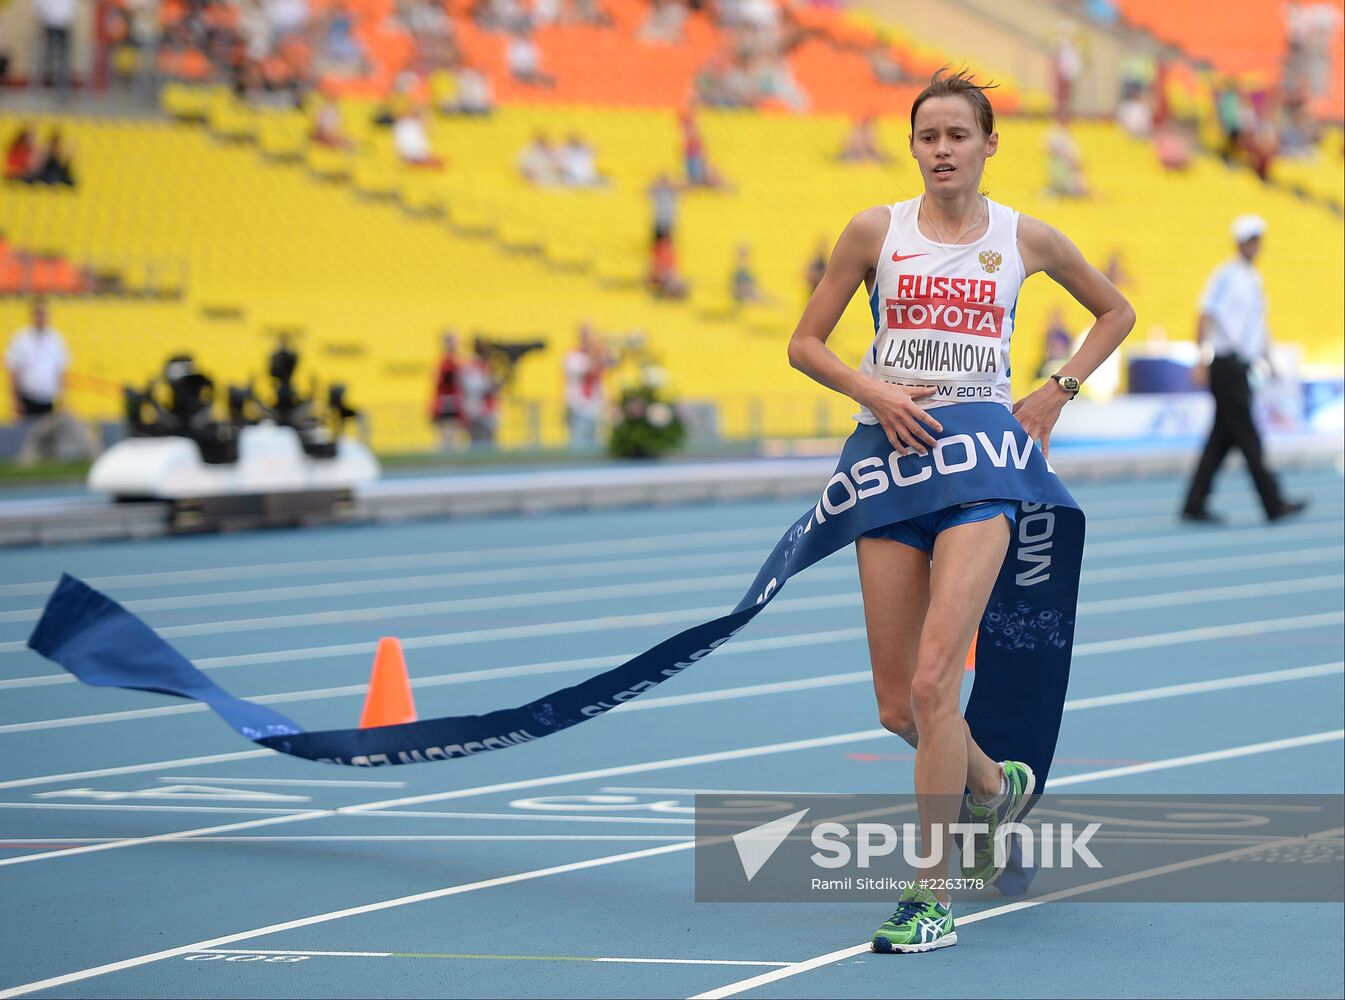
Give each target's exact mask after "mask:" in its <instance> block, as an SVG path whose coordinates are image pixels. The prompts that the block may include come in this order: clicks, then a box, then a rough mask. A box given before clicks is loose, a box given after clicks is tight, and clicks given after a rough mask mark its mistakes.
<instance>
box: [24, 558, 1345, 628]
mask: <svg viewBox="0 0 1345 1000" xmlns="http://www.w3.org/2000/svg"><path fill="white" fill-rule="evenodd" d="M760 556H761V551H760V550H759V549H756V548H750V549H748V548H744V549H737V550H732V551H723V552H705V553H699V554H697V555H690V556H665V557H662V558H660V559H659V560H658V562H657V563H653V562H651V561H650V560H649V559H647V558H646V559H622V560H608V561H605V562H597V561H594V562H582V563H570V564H563V565H559V566H549V567H547V569H546V576H547V578H548V579H558V578H563V577H577V576H602V575H605V574H608V573H623V572H631V573H635V572H648V571H649V570H651V569H656V570H658V571H659V572H667V571H670V570H674V569H693V570H694V569H700V570H704V569H707V568H709V567H711V566H715V565H724V566H737V565H739V564H741V565H742V567H743V570H744V572H750V570H751V569H752V566H753V565H755V561H756V560H757V559H759V558H760ZM1342 557H1345V547H1336V548H1327V549H1321V548H1311V549H1301V550H1291V551H1287V552H1267V553H1261V554H1255V555H1236V556H1221V557H1218V558H1212V559H1194V560H1185V561H1176V562H1170V563H1159V564H1145V565H1143V566H1119V567H1116V568H1115V569H1111V570H1102V569H1099V570H1085V571H1084V573H1083V580H1084V582H1085V583H1088V582H1097V581H1121V580H1133V579H1146V580H1147V579H1153V578H1155V577H1166V576H1172V575H1175V574H1177V573H1181V574H1183V575H1194V574H1196V573H1203V572H1208V571H1216V572H1217V571H1242V570H1247V569H1260V568H1266V567H1273V566H1293V565H1301V564H1305V563H1314V562H1329V563H1339V562H1340V560H1341V558H1342ZM537 576H538V570H537V567H534V566H523V567H517V568H512V569H496V570H480V571H476V572H465V573H464V572H459V573H440V574H434V575H429V576H412V577H395V578H390V579H388V578H377V579H372V580H350V581H344V582H341V583H314V584H302V585H298V586H289V587H265V588H253V589H249V590H236V591H225V592H219V593H204V594H186V595H181V596H177V597H156V598H144V599H140V600H128V601H122V602H120V603H121V605H122V606H123V607H124V608H126V609H127V610H128V611H133V612H136V613H138V614H140V613H144V612H148V611H170V610H180V609H186V608H220V607H226V606H228V605H238V604H270V603H272V602H274V601H279V600H312V599H316V598H320V597H344V596H351V595H355V594H374V593H385V592H396V591H408V592H422V591H425V590H427V589H430V588H434V587H454V588H457V587H476V586H481V585H483V584H489V583H511V582H518V581H525V582H533V581H535V580H536V579H537ZM41 614H42V609H41V608H21V609H17V610H13V611H0V622H27V621H37V619H38V618H39V617H40V616H41Z"/></svg>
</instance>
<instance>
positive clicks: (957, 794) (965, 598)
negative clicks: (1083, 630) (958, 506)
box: [911, 516, 1009, 903]
mask: <svg viewBox="0 0 1345 1000" xmlns="http://www.w3.org/2000/svg"><path fill="white" fill-rule="evenodd" d="M1008 546H1009V523H1008V520H1007V519H1006V518H1004V517H1002V516H997V517H994V518H991V519H989V520H984V521H975V522H972V523H970V524H961V525H957V526H956V527H952V528H949V529H947V530H945V531H943V532H941V533H940V534H939V536H938V538H937V539H936V540H935V542H934V559H933V563H932V565H931V570H930V583H929V606H928V610H927V611H926V613H925V623H924V628H923V629H921V632H920V648H919V652H918V653H917V654H916V667H915V676H914V677H913V678H912V681H911V707H912V709H913V710H914V715H915V725H916V728H917V729H918V730H919V732H920V744H919V746H918V747H917V748H916V751H915V791H916V795H917V796H919V799H920V841H921V854H922V855H924V856H926V857H928V856H929V855H930V852H931V850H932V849H934V848H935V847H937V848H939V849H940V850H941V851H942V857H943V859H944V862H945V863H946V862H947V860H948V859H950V858H951V856H952V855H951V848H952V838H951V836H950V835H949V834H948V832H947V831H948V828H949V826H950V825H951V824H953V823H956V822H957V819H958V813H959V811H960V806H961V797H962V790H963V787H964V785H965V784H966V782H967V766H968V762H969V761H968V753H967V742H968V740H967V735H966V722H965V721H964V720H963V718H962V713H961V706H960V703H959V695H960V693H961V690H962V674H963V669H964V666H965V663H966V657H967V651H968V650H969V649H970V648H971V640H972V637H973V636H974V635H975V633H976V629H977V626H978V625H979V623H980V621H981V616H982V615H983V614H984V612H985V606H986V602H987V601H988V600H989V599H990V592H991V591H992V590H993V589H994V586H995V580H996V578H997V577H998V576H999V570H1000V565H1001V564H1002V563H1003V562H1004V554H1005V552H1006V551H1007V550H1008ZM982 756H984V755H982ZM991 766H992V767H993V766H994V765H993V764H992V765H991ZM995 770H996V777H995V782H996V789H997V788H998V769H997V768H996V769H995ZM975 790H976V789H973V791H975ZM936 823H937V824H939V825H940V827H941V829H942V830H943V837H942V842H941V843H939V844H936V843H935V841H934V839H933V838H932V836H931V829H932V827H933V825H934V824H936ZM929 874H930V875H931V876H932V877H942V876H944V875H945V874H946V868H944V867H940V868H939V869H938V870H937V871H930V872H929ZM935 895H936V896H938V898H939V900H940V901H941V902H945V903H946V902H947V900H948V894H947V892H946V891H945V890H942V889H936V890H935Z"/></svg>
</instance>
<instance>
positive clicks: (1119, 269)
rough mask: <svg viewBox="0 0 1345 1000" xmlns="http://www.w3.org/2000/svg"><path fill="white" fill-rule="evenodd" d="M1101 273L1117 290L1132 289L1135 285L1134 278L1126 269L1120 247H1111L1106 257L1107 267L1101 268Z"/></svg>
mask: <svg viewBox="0 0 1345 1000" xmlns="http://www.w3.org/2000/svg"><path fill="white" fill-rule="evenodd" d="M1102 273H1103V274H1105V275H1106V276H1107V280H1108V281H1110V282H1111V283H1112V284H1113V285H1115V286H1116V287H1117V288H1132V287H1133V286H1134V284H1135V279H1134V277H1133V276H1132V275H1131V273H1130V271H1129V270H1127V269H1126V264H1125V256H1124V254H1123V253H1122V252H1121V249H1120V247H1113V248H1112V252H1111V253H1110V254H1108V255H1107V266H1106V267H1105V268H1103V271H1102Z"/></svg>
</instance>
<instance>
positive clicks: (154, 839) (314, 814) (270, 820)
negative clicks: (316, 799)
mask: <svg viewBox="0 0 1345 1000" xmlns="http://www.w3.org/2000/svg"><path fill="white" fill-rule="evenodd" d="M45 804H46V805H48V806H49V805H50V803H45ZM330 815H331V813H330V812H328V811H327V810H325V809H315V810H312V811H310V812H301V813H293V814H291V815H289V816H266V817H264V818H262V819H249V820H244V821H243V822H241V823H225V824H224V825H223V826H200V827H196V828H194V829H191V830H176V831H174V832H173V833H156V834H153V835H152V836H148V837H128V838H123V839H121V840H110V841H108V842H106V843H103V844H87V845H85V846H83V847H71V848H68V849H65V850H60V851H48V852H47V853H46V854H34V855H31V856H29V857H23V858H0V866H5V865H20V864H24V863H26V862H30V861H42V860H44V859H46V858H58V857H59V858H68V857H71V856H73V855H76V854H92V853H95V852H97V851H115V850H120V849H121V848H123V847H138V846H140V845H142V844H158V843H162V842H163V841H167V840H185V839H187V838H189V837H196V836H200V835H202V834H210V833H227V832H228V831H230V830H252V829H255V828H256V827H259V826H274V825H275V824H277V823H295V822H301V821H303V820H308V819H319V818H320V817H323V816H330Z"/></svg>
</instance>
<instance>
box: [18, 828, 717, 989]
mask: <svg viewBox="0 0 1345 1000" xmlns="http://www.w3.org/2000/svg"><path fill="white" fill-rule="evenodd" d="M99 846H101V845H99ZM694 846H695V841H686V842H682V843H676V844H661V845H659V846H658V847H646V848H643V849H641V850H638V851H627V852H625V853H622V854H609V855H605V856H603V857H598V858H588V859H586V860H583V861H572V862H570V863H568V864H563V865H553V866H551V867H549V868H534V869H533V870H531V871H525V872H518V873H516V874H513V875H501V876H497V877H496V878H488V879H482V880H481V881H479V882H464V883H461V884H458V885H450V886H446V887H444V888H442V889H434V890H431V891H429V892H418V893H415V894H413V895H410V896H399V897H397V898H395V899H385V900H382V901H380V902H377V903H365V904H364V905H362V906H351V907H348V908H346V909H343V910H331V911H329V912H327V913H317V914H314V915H312V916H308V917H300V918H298V919H297V920H286V921H283V922H281V923H276V924H270V925H268V926H266V927H257V928H253V929H252V930H248V931H240V932H238V933H236V934H225V935H222V936H220V937H216V938H210V939H208V940H205V941H196V942H193V943H192V944H186V945H179V946H178V947H176V948H165V949H163V950H162V951H156V952H152V953H150V954H148V955H139V956H137V957H135V958H127V959H123V960H122V961H120V962H108V963H106V964H104V965H98V966H94V967H93V968H89V969H82V970H80V971H78V972H68V973H66V974H65V975H61V976H52V977H51V978H49V979H43V980H39V981H37V982H32V983H24V984H23V985H21V986H12V987H10V988H9V989H6V990H0V1000H6V998H8V997H19V996H24V995H26V994H28V993H36V992H37V991H39V990H49V989H55V988H56V987H58V986H65V985H67V984H69V983H77V982H82V981H83V980H86V979H93V978H95V977H96V976H105V975H107V974H109V973H112V972H122V971H125V970H126V969H134V968H138V967H139V966H142V965H148V964H150V963H151V962H161V961H163V960H164V959H166V958H175V957H177V956H178V955H187V954H191V953H192V952H197V951H202V950H204V949H208V948H220V947H223V946H224V945H230V944H234V943H236V942H238V941H248V940H251V939H252V938H259V937H265V936H266V935H268V934H279V933H282V932H284V931H290V930H297V929H299V928H301V927H312V926H313V925H315V924H325V923H330V922H331V921H333V920H342V919H344V918H346V917H354V916H360V915H362V914H365V913H377V912H379V911H381V910H388V909H392V908H394V907H399V906H407V905H409V904H411V903H422V902H426V901H428V900H432V899H443V898H445V897H447V896H456V895H460V894H462V893H467V892H476V891H479V890H481V889H494V888H497V887H499V886H504V885H513V884H515V883H518V882H528V881H531V880H533V879H539V878H548V877H550V876H552V875H563V874H567V873H569V872H576V871H585V870H587V869H591V868H602V867H605V866H607V865H614V864H621V863H623V862H626V861H638V860H642V859H644V858H652V857H657V856H659V855H663V854H672V853H675V852H679V851H689V850H691V849H692V848H693V847H694ZM79 849H81V848H77V850H79ZM39 856H40V857H50V856H51V855H39Z"/></svg>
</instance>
